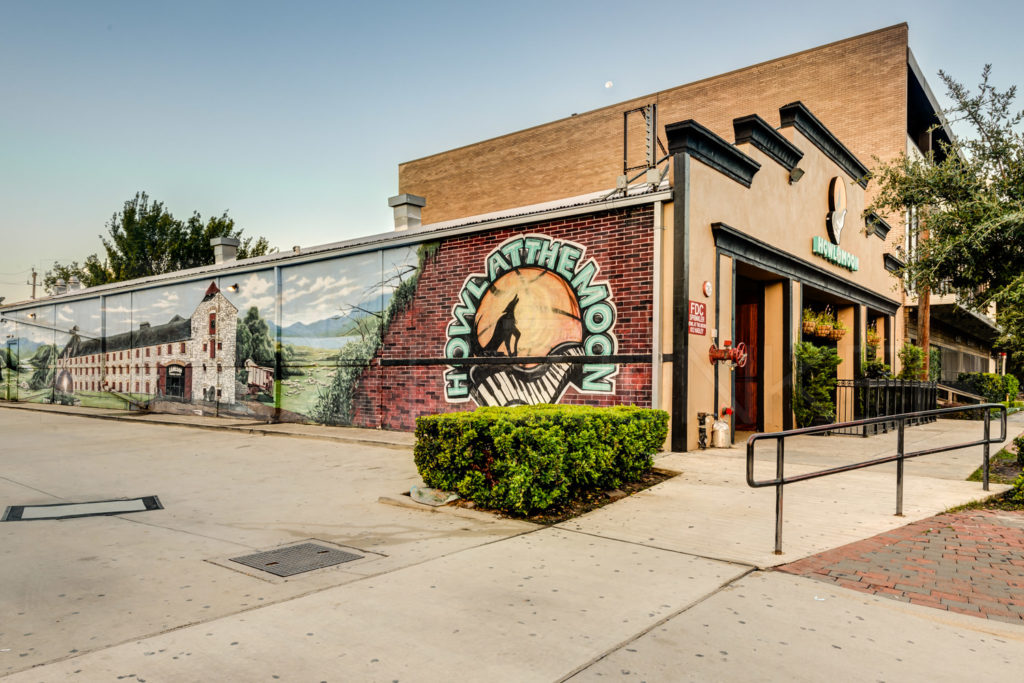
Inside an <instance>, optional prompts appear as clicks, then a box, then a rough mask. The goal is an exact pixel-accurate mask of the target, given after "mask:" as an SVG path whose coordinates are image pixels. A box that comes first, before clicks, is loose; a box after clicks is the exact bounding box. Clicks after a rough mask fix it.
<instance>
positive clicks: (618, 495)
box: [450, 468, 680, 525]
mask: <svg viewBox="0 0 1024 683" xmlns="http://www.w3.org/2000/svg"><path fill="white" fill-rule="evenodd" d="M679 474H680V473H679V472H673V471H671V470H662V469H657V468H655V469H653V470H651V471H650V472H648V473H647V474H646V475H644V477H643V479H641V480H640V481H635V482H632V483H628V484H623V485H622V488H620V489H615V490H613V491H595V492H593V493H590V494H587V495H586V496H585V497H583V498H580V499H578V500H574V501H572V502H570V503H567V504H565V505H562V506H558V507H552V508H549V509H547V510H544V511H543V512H538V513H536V514H533V515H530V516H527V517H514V516H513V515H509V514H507V513H504V512H500V511H498V510H489V509H487V508H484V507H481V506H479V505H476V504H474V503H473V502H472V501H467V500H457V501H455V502H453V503H450V505H452V506H455V507H461V508H470V509H475V510H483V511H484V512H492V513H494V514H496V515H499V516H502V517H514V518H515V519H522V520H525V521H527V522H533V523H534V524H544V525H551V524H560V523H561V522H565V521H568V520H570V519H572V518H574V517H579V516H580V515H583V514H586V513H588V512H590V511H591V510H596V509H597V508H600V507H604V506H605V505H608V504H609V503H614V502H615V501H617V500H622V499H623V498H626V497H627V496H631V495H633V494H634V493H637V492H639V491H643V490H644V489H649V488H651V487H652V486H654V485H656V484H660V483H661V482H663V481H665V480H666V479H671V478H672V477H675V476H677V475H679Z"/></svg>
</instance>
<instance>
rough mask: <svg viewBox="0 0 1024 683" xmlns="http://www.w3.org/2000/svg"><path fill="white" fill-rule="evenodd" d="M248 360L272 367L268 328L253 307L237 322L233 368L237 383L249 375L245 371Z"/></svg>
mask: <svg viewBox="0 0 1024 683" xmlns="http://www.w3.org/2000/svg"><path fill="white" fill-rule="evenodd" d="M250 358H251V359H252V361H253V362H254V363H256V364H257V365H262V366H264V367H273V366H274V342H273V341H272V340H271V338H270V327H269V326H268V325H267V321H266V320H264V319H263V317H261V316H260V310H259V309H258V308H256V307H255V306H252V307H251V308H250V309H249V310H248V311H247V312H246V314H245V317H244V318H241V319H239V321H238V333H237V338H236V341H235V367H236V368H237V375H238V381H239V382H242V383H245V382H247V381H248V376H249V373H248V371H247V370H246V369H245V361H246V360H248V359H250Z"/></svg>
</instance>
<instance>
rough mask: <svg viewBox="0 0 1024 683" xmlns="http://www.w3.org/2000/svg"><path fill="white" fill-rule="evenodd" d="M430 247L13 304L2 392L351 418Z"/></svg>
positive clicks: (0, 332)
mask: <svg viewBox="0 0 1024 683" xmlns="http://www.w3.org/2000/svg"><path fill="white" fill-rule="evenodd" d="M422 251H423V248H417V247H416V246H413V247H400V248H396V249H390V250H383V251H376V252H370V253H367V254H361V255H356V256H351V257H346V258H341V259H338V258H335V259H330V260H324V261H318V262H312V263H304V264H298V265H293V266H286V267H282V268H279V269H276V270H274V269H270V270H263V271H256V272H249V273H240V274H232V275H223V276H219V277H214V278H211V279H205V280H196V281H192V282H186V283H181V284H174V285H163V286H160V287H154V288H151V289H141V290H137V291H132V292H128V293H122V294H112V295H109V296H103V297H100V296H97V297H94V298H88V299H81V300H77V301H69V302H67V303H55V304H47V305H41V306H37V307H33V308H22V309H19V310H16V311H5V312H4V314H3V320H2V322H0V338H2V340H3V342H4V344H3V347H2V349H0V399H4V400H11V401H33V402H45V403H51V402H52V403H62V404H67V405H81V406H91V407H99V408H115V409H132V408H149V409H154V410H160V411H162V412H180V413H190V414H221V413H230V414H239V415H249V416H264V417H267V418H271V417H273V418H275V419H284V420H301V421H315V422H322V423H326V424H350V423H351V419H352V412H353V411H352V397H353V396H354V393H355V389H356V385H357V384H358V381H359V378H360V375H361V374H362V373H363V372H364V371H365V370H366V368H367V366H368V365H369V364H370V361H371V359H372V358H373V356H374V354H375V352H376V351H377V350H378V348H379V346H380V343H381V338H382V335H383V332H384V329H385V328H386V326H387V323H388V320H389V319H390V314H391V309H392V307H393V306H394V305H396V303H395V302H396V297H398V298H400V296H402V295H405V296H408V295H409V294H410V293H411V290H412V289H413V288H414V287H415V283H416V279H417V275H418V272H419V259H420V253H421V252H422Z"/></svg>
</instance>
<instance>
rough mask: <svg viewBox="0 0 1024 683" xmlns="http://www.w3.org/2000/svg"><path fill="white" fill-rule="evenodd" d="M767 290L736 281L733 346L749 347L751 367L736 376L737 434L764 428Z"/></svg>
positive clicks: (746, 367)
mask: <svg viewBox="0 0 1024 683" xmlns="http://www.w3.org/2000/svg"><path fill="white" fill-rule="evenodd" d="M763 298H764V288H763V287H761V286H760V283H759V282H756V281H754V280H748V279H746V278H739V277H738V278H736V339H734V340H733V344H739V343H740V342H743V343H744V344H746V346H747V364H746V366H744V367H742V368H741V367H737V368H736V370H735V372H734V373H733V374H734V378H735V388H736V405H735V406H734V409H735V415H736V417H735V420H736V431H740V432H748V431H757V430H758V429H759V428H760V426H759V423H760V414H759V411H758V404H759V402H760V395H761V382H760V376H761V372H760V369H761V368H760V366H761V359H760V357H759V356H760V350H759V349H760V346H761V343H760V342H761V339H760V336H761V335H760V330H761V325H760V322H761V308H762V299H763Z"/></svg>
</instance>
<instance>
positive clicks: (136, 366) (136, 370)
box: [135, 363, 139, 391]
mask: <svg viewBox="0 0 1024 683" xmlns="http://www.w3.org/2000/svg"><path fill="white" fill-rule="evenodd" d="M135 374H136V375H137V374H139V364H138V363H136V364H135ZM136 391H138V390H136Z"/></svg>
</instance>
